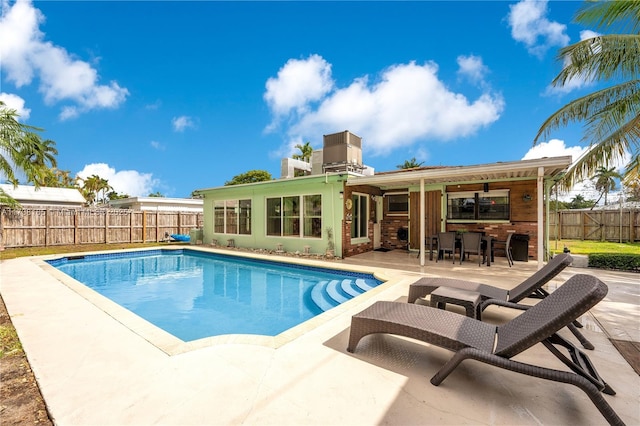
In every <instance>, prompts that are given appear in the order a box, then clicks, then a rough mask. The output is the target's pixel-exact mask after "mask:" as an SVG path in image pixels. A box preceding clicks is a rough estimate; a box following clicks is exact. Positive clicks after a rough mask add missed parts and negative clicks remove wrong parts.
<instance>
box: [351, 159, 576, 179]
mask: <svg viewBox="0 0 640 426" xmlns="http://www.w3.org/2000/svg"><path fill="white" fill-rule="evenodd" d="M571 162H572V159H571V156H563V157H550V158H540V159H535V160H521V161H513V162H504V163H502V162H501V163H492V164H482V165H476V166H454V167H443V168H437V169H429V170H416V171H413V172H398V173H390V174H384V175H374V176H364V177H354V178H351V179H349V180H348V181H347V186H353V185H364V184H371V185H384V184H393V183H400V182H407V181H413V182H416V181H419V180H420V179H425V180H430V179H446V178H451V179H454V178H457V177H468V176H470V175H478V174H492V175H499V174H503V173H504V174H505V176H504V178H507V177H508V176H507V175H506V174H507V173H509V174H512V173H513V172H518V171H526V170H531V171H532V173H534V172H535V174H533V175H532V178H535V177H536V176H537V169H538V167H544V168H545V169H546V168H549V167H551V168H558V167H563V168H566V167H568V166H569V165H570V164H571Z"/></svg>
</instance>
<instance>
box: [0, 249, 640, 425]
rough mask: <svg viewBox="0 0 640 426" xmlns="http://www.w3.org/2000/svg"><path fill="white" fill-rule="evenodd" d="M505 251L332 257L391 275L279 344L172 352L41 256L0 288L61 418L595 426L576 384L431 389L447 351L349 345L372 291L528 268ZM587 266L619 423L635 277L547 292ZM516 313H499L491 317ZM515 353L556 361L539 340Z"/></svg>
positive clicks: (514, 377) (639, 420)
mask: <svg viewBox="0 0 640 426" xmlns="http://www.w3.org/2000/svg"><path fill="white" fill-rule="evenodd" d="M502 260H503V259H501V258H498V259H497V262H496V263H494V264H492V266H491V267H486V266H482V267H478V265H477V264H476V263H473V262H466V263H465V264H463V265H458V264H456V265H452V264H450V263H447V262H438V263H435V262H428V263H427V265H426V266H425V267H420V266H419V265H418V260H417V259H416V258H415V254H409V253H407V252H403V251H394V252H388V253H378V252H374V253H367V254H366V255H359V256H354V257H352V258H348V259H346V260H343V261H338V262H335V264H336V265H342V266H346V267H349V268H353V269H359V270H360V269H371V270H373V271H374V272H376V273H379V274H382V275H384V276H385V277H387V278H389V281H388V282H387V283H386V284H384V285H382V286H380V287H378V288H376V289H374V290H373V291H371V292H369V293H367V294H365V295H363V296H361V297H359V298H356V299H354V300H351V301H349V302H347V303H345V304H343V305H341V306H340V307H339V308H336V309H334V310H332V311H334V312H332V311H329V312H327V313H325V314H323V315H321V316H319V317H318V319H317V320H315V321H313V322H312V323H309V324H307V323H305V325H303V326H302V327H301V329H299V330H297V332H296V333H294V334H295V336H293V337H291V338H290V339H287V340H286V341H275V340H272V341H265V340H264V339H257V340H256V341H255V342H251V341H249V340H247V339H240V340H239V341H238V342H234V341H233V339H230V340H227V341H225V342H223V343H221V342H220V341H211V342H209V343H210V344H208V345H204V346H198V347H197V348H194V349H192V350H186V351H176V354H174V355H169V354H168V353H167V352H166V351H164V350H162V349H160V348H159V347H158V346H156V345H154V344H152V343H150V341H149V340H147V339H145V338H143V337H142V336H143V335H145V334H144V333H141V332H139V330H136V331H134V330H133V329H132V328H131V327H129V326H128V324H129V319H128V318H123V317H119V316H118V315H117V313H113V312H110V313H107V311H108V310H107V311H105V309H103V307H99V306H98V305H99V304H98V305H96V303H93V302H90V301H88V300H87V298H86V297H87V296H86V295H81V294H79V293H78V292H77V291H75V290H74V289H72V288H71V287H69V286H68V285H66V284H65V283H63V281H64V280H61V279H60V277H59V276H57V275H55V274H52V273H51V272H50V271H49V270H48V268H46V267H42V262H41V261H40V260H38V259H32V258H20V259H14V260H9V261H3V262H2V263H0V292H1V294H2V297H3V299H4V301H5V303H6V305H7V309H8V311H9V314H10V315H11V318H12V321H13V323H14V325H15V327H16V329H17V331H18V335H19V337H20V340H21V342H22V343H23V346H24V348H25V352H26V353H27V356H28V358H29V362H30V363H31V365H32V368H33V370H34V373H35V375H36V378H37V380H38V383H39V385H40V388H41V390H42V393H43V396H44V398H45V401H46V403H47V406H48V409H49V410H50V413H51V416H52V418H53V420H54V422H55V423H56V424H58V425H141V424H145V425H146V424H163V425H164V424H166V425H188V424H194V425H195V424H216V425H218V424H221V425H223V424H224V425H227V424H232V425H236V424H251V425H254V424H255V425H262V424H265V425H269V424H277V425H300V424H309V425H376V424H406V425H411V424H465V423H466V424H531V425H533V424H535V425H540V424H548V425H551V424H564V425H569V424H575V425H587V424H604V423H605V421H604V419H603V418H602V416H601V415H600V413H599V412H598V410H597V409H596V408H595V407H594V406H593V404H592V403H591V402H590V400H589V399H588V398H587V397H586V395H585V394H584V393H583V392H582V391H580V390H579V389H577V388H575V387H572V386H569V385H562V384H557V383H552V382H546V381H543V380H540V379H536V378H533V377H528V376H524V375H520V374H515V373H511V372H508V371H505V370H500V369H496V368H494V367H490V366H487V365H484V364H480V363H477V362H473V361H465V363H463V365H461V366H460V367H459V368H458V369H457V371H455V372H454V373H453V374H452V375H451V376H450V377H449V378H448V379H447V380H446V381H445V382H444V383H443V384H442V385H440V386H439V387H434V386H432V385H431V384H430V383H429V378H430V377H431V376H432V375H433V374H434V373H435V372H436V371H437V370H438V369H439V367H440V366H441V365H442V364H443V363H444V362H445V361H446V360H447V359H448V358H449V357H450V356H451V353H450V352H448V351H445V350H442V349H440V348H434V347H430V346H429V345H426V344H423V343H420V342H416V341H412V340H410V339H404V338H400V337H397V336H389V335H372V336H369V337H367V338H365V339H363V340H362V341H361V343H360V345H359V346H358V349H357V351H356V352H355V353H354V354H350V353H348V352H346V343H347V338H348V333H349V324H350V318H351V316H352V315H353V314H355V313H357V312H359V311H361V310H362V309H364V308H365V307H366V306H368V305H369V304H371V303H372V302H373V301H374V300H378V299H380V300H398V301H403V300H406V295H407V289H408V286H409V284H410V283H411V282H413V281H415V280H416V279H417V278H418V277H419V276H423V275H439V276H455V277H457V278H467V279H474V280H476V281H482V282H486V283H489V284H492V285H498V286H502V287H504V288H509V287H511V286H513V284H514V283H516V282H519V281H521V280H522V279H523V278H524V277H526V276H527V275H529V274H531V273H532V272H533V271H534V270H535V267H536V265H535V264H534V263H531V262H529V263H527V262H516V265H515V266H514V267H513V268H509V267H508V266H506V262H502ZM310 263H311V264H313V263H314V262H310ZM582 272H586V273H590V274H595V275H597V276H598V277H600V278H601V279H602V280H603V281H604V282H606V283H607V284H608V286H609V294H608V295H607V297H606V299H605V300H603V301H602V302H601V303H600V304H598V305H597V306H596V307H595V308H593V309H592V311H591V312H590V313H589V314H586V315H584V316H583V317H582V318H581V322H582V323H583V324H584V325H585V327H584V328H583V332H584V334H585V335H586V337H587V338H588V339H589V340H591V341H592V342H593V343H594V344H595V346H596V349H595V350H594V351H588V353H589V356H590V357H591V359H592V361H593V362H594V364H595V365H596V366H597V368H598V370H599V372H600V374H601V375H602V376H603V377H604V378H605V380H607V382H608V383H609V384H610V385H611V386H612V387H613V388H614V389H615V390H616V391H617V395H616V396H608V395H605V399H606V400H607V401H608V402H609V403H610V404H611V406H612V407H613V408H614V409H615V410H616V412H617V413H618V414H619V415H620V417H622V419H623V420H624V421H625V422H626V423H627V424H628V425H636V424H640V402H639V401H640V377H639V376H638V374H636V373H635V372H634V371H633V369H632V368H631V367H630V366H629V364H628V363H627V362H626V361H625V360H624V358H623V357H622V356H621V355H620V353H619V352H618V351H617V350H616V349H615V348H614V347H613V345H612V344H611V343H610V341H609V337H612V338H615V339H620V340H628V341H635V342H640V330H639V327H638V324H640V310H639V305H640V295H639V294H640V291H639V290H640V284H639V281H640V280H638V275H637V274H626V273H618V272H606V271H592V270H584V269H580V268H569V269H567V270H565V272H563V273H562V274H561V275H560V276H559V277H558V278H557V279H555V280H553V281H552V283H551V284H550V286H549V287H550V288H549V289H550V290H551V291H552V290H553V289H554V287H555V286H557V285H558V284H560V283H562V282H563V281H564V280H566V279H567V278H568V277H569V276H571V275H572V274H575V273H582ZM513 315H515V314H514V313H513V312H510V310H507V309H498V308H496V309H495V310H493V311H491V313H488V314H487V315H486V317H487V320H490V321H491V320H493V321H504V320H505V319H508V318H510V317H512V316H513ZM567 334H568V333H567ZM568 335H569V336H570V334H568ZM569 338H571V337H569ZM516 359H518V360H520V361H522V362H529V363H532V364H538V365H546V366H549V367H553V368H558V369H565V367H564V366H563V365H562V364H561V363H560V362H559V361H557V360H556V359H555V358H554V357H553V356H551V355H550V354H549V353H548V351H547V350H546V349H545V348H544V347H542V345H537V346H536V347H534V348H531V349H529V350H527V351H525V352H524V353H522V354H520V355H518V356H517V357H516Z"/></svg>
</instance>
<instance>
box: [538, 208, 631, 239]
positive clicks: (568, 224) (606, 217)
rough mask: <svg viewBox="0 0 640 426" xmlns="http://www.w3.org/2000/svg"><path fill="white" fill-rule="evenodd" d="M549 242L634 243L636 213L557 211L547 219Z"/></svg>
mask: <svg viewBox="0 0 640 426" xmlns="http://www.w3.org/2000/svg"><path fill="white" fill-rule="evenodd" d="M549 238H550V239H556V238H557V239H565V240H596V241H615V242H620V241H622V242H635V241H638V240H640V210H638V209H622V210H560V211H558V212H551V214H550V215H549Z"/></svg>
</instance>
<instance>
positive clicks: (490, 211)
mask: <svg viewBox="0 0 640 426" xmlns="http://www.w3.org/2000/svg"><path fill="white" fill-rule="evenodd" d="M447 219H454V220H455V219H459V220H509V190H508V189H502V190H494V191H488V192H481V191H478V192H450V193H448V194H447Z"/></svg>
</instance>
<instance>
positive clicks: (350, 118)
mask: <svg viewBox="0 0 640 426" xmlns="http://www.w3.org/2000/svg"><path fill="white" fill-rule="evenodd" d="M318 62H323V63H324V60H322V61H318ZM325 64H326V63H325ZM329 68H330V67H329V65H328V64H326V66H325V67H324V69H329ZM307 70H308V72H311V73H312V74H314V75H317V69H316V68H311V69H307ZM437 72H438V67H437V65H436V64H434V63H426V64H424V65H417V64H416V63H414V62H411V63H408V64H400V65H394V66H391V67H389V68H387V69H386V70H384V71H383V72H382V74H381V76H380V79H379V81H377V82H376V83H374V84H372V83H370V82H369V78H368V77H367V76H364V77H361V78H358V79H356V80H355V81H353V82H352V83H351V84H350V85H349V86H348V87H344V88H334V89H333V90H332V91H329V92H326V91H325V89H323V90H319V91H317V92H314V93H315V95H314V97H313V99H314V100H317V101H318V102H317V107H316V108H315V109H311V108H309V109H307V110H304V109H303V110H300V107H301V106H302V105H303V104H304V105H305V106H307V104H306V103H305V102H308V101H309V100H310V99H311V97H310V96H309V95H308V92H306V91H305V94H303V95H301V96H296V95H295V94H294V93H291V90H292V89H291V86H282V88H283V90H284V91H285V93H284V94H283V96H282V97H281V96H280V94H279V93H278V91H277V87H276V86H272V87H271V91H270V92H269V94H270V96H271V97H272V98H273V99H281V98H286V99H297V101H295V102H294V101H290V102H289V103H287V105H289V106H291V107H293V106H294V105H295V106H297V107H298V110H297V111H296V113H293V112H292V113H291V114H290V116H289V117H288V118H289V120H290V121H289V123H290V126H291V127H290V128H289V131H288V133H289V135H288V136H289V139H290V140H309V139H308V136H306V135H318V134H323V133H326V129H339V130H345V129H348V130H350V131H352V132H354V133H356V134H360V135H363V134H364V135H368V136H367V139H366V144H367V152H371V153H372V154H373V155H376V154H384V153H387V152H389V151H391V150H393V149H396V148H398V147H406V146H410V145H412V144H413V143H414V142H416V141H417V140H419V139H426V138H438V139H441V140H447V139H454V138H458V137H464V136H468V135H471V134H473V133H475V132H477V131H478V130H479V129H480V128H482V127H484V126H488V125H490V124H491V123H493V122H495V121H496V120H497V119H498V118H499V117H500V114H501V113H502V110H503V109H504V100H503V98H502V96H500V95H498V94H492V93H489V92H487V91H486V92H485V93H483V94H482V95H481V96H480V97H479V98H478V99H476V100H473V101H471V100H469V99H467V98H466V97H465V96H464V95H463V94H460V93H455V92H452V91H450V90H449V89H447V87H446V86H445V84H444V83H443V82H442V81H440V80H439V79H438V77H437ZM305 80H306V81H308V80H310V78H309V77H307V78H305ZM320 94H322V95H323V96H322V97H318V96H320ZM284 104H285V103H284V102H282V103H279V104H278V105H279V106H278V107H276V108H275V109H272V112H273V114H274V116H276V117H279V115H280V114H283V111H289V110H288V109H287V108H284V107H282V105H284ZM270 106H272V107H273V104H270ZM281 118H282V117H281ZM288 146H291V144H290V143H289V144H288Z"/></svg>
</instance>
